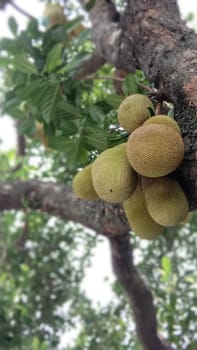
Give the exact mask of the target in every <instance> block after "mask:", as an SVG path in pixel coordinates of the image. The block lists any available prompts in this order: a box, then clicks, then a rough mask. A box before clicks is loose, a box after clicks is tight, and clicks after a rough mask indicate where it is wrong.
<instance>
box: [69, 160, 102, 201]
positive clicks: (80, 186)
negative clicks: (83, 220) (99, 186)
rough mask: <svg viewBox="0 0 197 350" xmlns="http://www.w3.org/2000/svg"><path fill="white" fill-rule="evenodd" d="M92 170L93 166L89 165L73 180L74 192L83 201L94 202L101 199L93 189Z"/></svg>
mask: <svg viewBox="0 0 197 350" xmlns="http://www.w3.org/2000/svg"><path fill="white" fill-rule="evenodd" d="M91 168H92V164H89V165H87V166H86V167H85V168H83V169H82V170H81V171H79V172H78V173H77V174H76V175H75V177H74V179H73V183H72V187H73V191H74V193H75V194H76V196H77V197H79V198H81V199H87V200H94V199H98V198H99V197H98V195H97V193H96V191H95V189H94V187H93V183H92V174H91Z"/></svg>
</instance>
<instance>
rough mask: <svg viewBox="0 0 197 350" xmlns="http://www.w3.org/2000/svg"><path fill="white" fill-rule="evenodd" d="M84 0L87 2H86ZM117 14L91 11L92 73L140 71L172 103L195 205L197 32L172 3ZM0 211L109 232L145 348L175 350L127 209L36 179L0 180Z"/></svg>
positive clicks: (184, 177) (131, 2)
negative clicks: (159, 319)
mask: <svg viewBox="0 0 197 350" xmlns="http://www.w3.org/2000/svg"><path fill="white" fill-rule="evenodd" d="M81 2H84V3H87V1H86V0H83V1H81ZM125 3H126V8H125V11H124V12H123V13H122V14H119V13H118V11H117V10H116V7H115V5H114V4H113V2H112V1H111V0H96V1H95V5H94V6H93V8H92V10H91V11H90V19H91V21H92V24H93V26H92V37H93V40H94V42H95V45H96V52H99V57H97V61H96V62H95V60H94V59H93V60H92V61H91V62H90V63H91V64H89V65H87V67H88V68H87V73H89V72H92V65H94V68H93V69H96V67H99V66H100V65H101V64H102V63H103V62H109V63H112V64H113V65H114V66H115V67H116V68H118V69H123V70H125V71H127V72H134V71H135V69H138V68H140V69H142V70H143V71H144V73H145V76H146V77H147V78H148V80H149V81H150V82H151V83H154V86H155V88H157V89H159V90H160V92H161V94H162V95H163V97H164V99H165V100H166V101H170V102H172V103H173V104H174V107H175V118H176V120H177V121H178V123H179V125H180V127H181V129H182V134H183V137H184V142H185V149H186V154H185V159H184V162H183V164H182V165H181V167H180V169H179V170H178V172H177V176H178V178H179V180H180V181H181V184H182V185H183V186H184V189H185V191H186V194H187V196H188V200H189V203H190V208H191V209H195V208H197V138H196V134H197V90H196V83H197V35H196V34H195V33H194V32H193V31H192V30H191V29H189V28H187V27H186V25H185V23H184V22H183V21H182V20H181V19H180V15H179V10H178V7H177V4H176V1H175V0H147V1H143V0H138V1H135V0H128V1H127V2H125ZM0 193H1V196H0V211H3V210H10V209H21V208H23V206H24V203H25V204H26V205H27V206H29V207H30V208H32V209H36V210H38V209H39V210H42V211H44V212H48V213H51V214H53V215H58V216H59V217H61V218H62V219H64V220H73V221H74V222H79V223H81V224H83V225H85V226H87V227H89V228H91V229H93V230H95V231H96V232H97V233H101V234H103V235H105V236H108V237H109V240H110V247H111V254H112V263H113V267H114V272H115V274H116V276H117V278H118V280H119V281H120V283H121V284H122V286H123V287H124V289H125V291H126V293H127V295H128V298H129V301H130V304H131V306H132V308H133V311H134V315H135V319H136V328H137V332H138V336H139V339H140V341H141V343H142V345H143V348H144V349H145V350H170V349H171V347H170V345H168V344H165V343H164V341H163V340H161V339H160V337H159V336H158V334H157V323H156V316H155V314H156V311H155V309H154V305H153V301H152V296H151V293H150V291H149V289H148V288H147V286H146V284H145V283H144V281H143V279H142V278H141V276H140V275H139V273H138V272H137V270H136V269H135V267H134V266H133V260H132V255H131V254H132V253H131V247H130V243H129V235H128V232H129V227H128V224H127V221H126V219H125V216H124V213H123V210H122V207H121V206H119V205H110V204H106V203H104V202H102V201H95V202H89V201H87V202H85V201H80V200H79V199H77V198H75V196H74V195H73V193H72V191H71V189H68V188H66V187H65V186H60V185H56V184H54V183H41V182H38V181H29V182H17V183H16V182H15V183H1V184H0Z"/></svg>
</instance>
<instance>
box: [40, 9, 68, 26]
mask: <svg viewBox="0 0 197 350" xmlns="http://www.w3.org/2000/svg"><path fill="white" fill-rule="evenodd" d="M43 18H44V24H45V25H46V27H47V29H49V28H52V27H54V26H56V25H58V24H65V23H66V17H65V14H64V8H63V7H62V6H61V5H60V4H47V5H46V7H45V9H44V13H43Z"/></svg>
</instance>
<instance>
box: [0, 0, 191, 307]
mask: <svg viewBox="0 0 197 350" xmlns="http://www.w3.org/2000/svg"><path fill="white" fill-rule="evenodd" d="M15 3H17V4H18V5H19V6H20V7H21V8H23V9H24V10H26V11H27V12H29V13H30V14H32V15H33V16H34V17H36V18H38V19H39V18H40V17H41V15H42V12H43V6H44V5H43V3H42V2H41V3H40V2H39V1H36V0H34V1H33V2H31V1H26V0H18V1H17V0H15ZM178 3H179V6H180V10H181V14H182V16H183V18H185V17H186V16H187V15H188V14H189V13H191V12H193V13H195V14H196V16H197V0H179V1H178ZM9 16H16V18H17V22H18V23H19V24H20V27H21V29H23V28H25V24H26V21H27V19H26V17H24V16H23V15H21V14H19V13H18V12H17V11H16V10H14V9H13V8H12V7H11V6H10V5H9V6H7V8H6V10H5V11H0V33H1V34H0V37H4V36H10V35H11V34H10V32H9V29H8V27H7V19H8V18H9ZM195 22H196V24H197V19H195ZM196 27H197V25H196ZM0 78H1V77H0ZM0 125H1V127H0V139H1V140H2V144H1V145H0V147H1V150H8V149H12V148H13V147H15V143H16V138H15V130H14V127H13V121H12V120H11V119H10V118H9V117H7V116H1V119H0ZM8 134H9V138H8V137H7V135H8ZM101 257H102V260H101ZM92 263H93V266H92V268H90V269H89V270H88V271H87V275H86V278H85V280H84V282H83V285H82V287H83V288H84V289H85V290H86V293H87V295H88V297H90V298H91V299H92V300H93V302H94V303H98V302H100V303H101V304H102V305H104V304H106V303H108V301H110V300H111V298H112V297H113V295H112V293H111V291H110V288H109V286H108V284H107V283H105V282H104V279H105V277H108V278H109V280H110V281H112V280H113V279H114V277H113V274H112V270H111V263H110V256H109V248H108V242H107V240H105V239H103V241H102V242H101V243H99V244H98V246H97V248H96V249H95V255H94V256H93V259H92ZM103 271H104V273H103Z"/></svg>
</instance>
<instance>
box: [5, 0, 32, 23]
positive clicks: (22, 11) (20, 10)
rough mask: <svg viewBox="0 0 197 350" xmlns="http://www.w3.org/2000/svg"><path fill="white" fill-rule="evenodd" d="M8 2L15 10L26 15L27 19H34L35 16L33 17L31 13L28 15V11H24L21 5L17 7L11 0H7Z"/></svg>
mask: <svg viewBox="0 0 197 350" xmlns="http://www.w3.org/2000/svg"><path fill="white" fill-rule="evenodd" d="M9 4H10V5H11V6H12V7H14V8H15V10H16V11H18V12H20V13H21V14H22V15H24V16H26V17H28V18H29V19H31V20H32V19H33V20H35V19H36V18H35V17H33V16H32V15H30V13H28V12H26V11H25V10H23V9H22V8H21V7H19V6H18V5H17V4H15V2H14V1H13V0H9Z"/></svg>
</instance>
